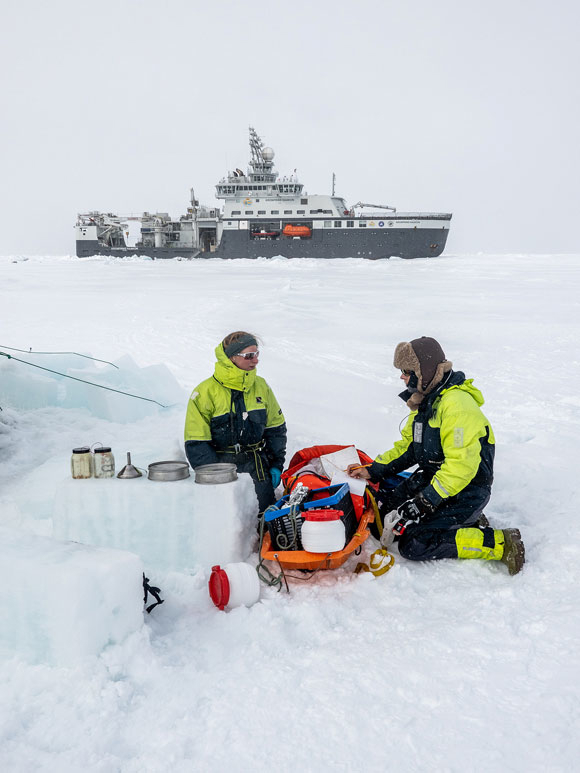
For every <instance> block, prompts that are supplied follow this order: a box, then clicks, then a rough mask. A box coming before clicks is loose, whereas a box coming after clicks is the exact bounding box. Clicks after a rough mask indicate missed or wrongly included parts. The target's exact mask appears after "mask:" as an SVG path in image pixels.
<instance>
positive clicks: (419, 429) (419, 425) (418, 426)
mask: <svg viewBox="0 0 580 773" xmlns="http://www.w3.org/2000/svg"><path fill="white" fill-rule="evenodd" d="M413 442H415V443H422V442H423V422H420V421H416V422H415V426H414V427H413Z"/></svg>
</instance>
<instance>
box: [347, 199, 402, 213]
mask: <svg viewBox="0 0 580 773" xmlns="http://www.w3.org/2000/svg"><path fill="white" fill-rule="evenodd" d="M358 207H360V208H361V209H362V208H363V207H372V208H373V209H390V210H391V212H396V211H397V208H396V207H390V206H389V205H388V204H364V203H363V202H362V201H357V203H356V204H353V205H352V208H353V209H357V208H358Z"/></svg>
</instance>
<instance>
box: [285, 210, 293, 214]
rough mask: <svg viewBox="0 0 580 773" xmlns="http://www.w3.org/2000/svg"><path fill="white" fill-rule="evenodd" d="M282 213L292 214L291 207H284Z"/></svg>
mask: <svg viewBox="0 0 580 773" xmlns="http://www.w3.org/2000/svg"><path fill="white" fill-rule="evenodd" d="M284 214H285V215H291V214H292V210H291V209H285V210H284Z"/></svg>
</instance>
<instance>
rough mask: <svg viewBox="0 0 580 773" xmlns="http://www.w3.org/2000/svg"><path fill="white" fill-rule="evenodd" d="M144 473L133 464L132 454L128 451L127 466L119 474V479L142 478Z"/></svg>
mask: <svg viewBox="0 0 580 773" xmlns="http://www.w3.org/2000/svg"><path fill="white" fill-rule="evenodd" d="M141 475H142V473H140V472H139V470H138V469H137V468H136V467H135V466H134V465H132V464H131V454H130V453H129V451H127V464H126V465H125V466H124V467H123V469H122V470H121V472H119V473H117V478H140V477H141Z"/></svg>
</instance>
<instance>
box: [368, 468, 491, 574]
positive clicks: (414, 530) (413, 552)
mask: <svg viewBox="0 0 580 773" xmlns="http://www.w3.org/2000/svg"><path fill="white" fill-rule="evenodd" d="M420 475H422V473H418V474H417V473H415V474H414V475H412V476H411V477H410V478H408V479H407V480H406V481H404V482H403V483H402V484H401V485H400V486H397V487H392V486H391V488H390V492H389V491H388V488H387V487H386V486H385V487H383V486H381V487H380V488H379V495H378V497H377V499H378V501H379V502H380V503H381V504H380V507H379V509H380V511H381V515H383V516H384V515H386V514H387V513H389V512H390V511H391V510H394V509H395V508H396V507H398V506H399V505H401V504H402V503H403V502H405V501H406V500H407V499H409V498H410V497H411V496H414V495H415V494H416V493H417V491H418V490H420V488H423V487H424V485H426V483H423V485H421V486H420V487H419V488H417V486H418V484H419V481H420V477H419V476H420ZM415 476H417V477H415ZM413 478H415V480H414V481H413ZM423 480H424V478H423ZM429 480H430V478H429ZM427 482H428V481H427ZM383 488H385V490H384V492H383ZM381 495H382V498H381ZM490 496H491V490H490V489H489V488H485V487H481V486H467V487H466V488H464V489H463V491H460V492H459V494H456V495H455V496H454V497H450V498H449V499H446V500H444V501H443V502H442V503H441V504H440V505H439V507H438V508H437V510H435V512H434V513H432V514H431V515H428V516H424V518H423V519H422V520H421V523H418V524H411V525H410V526H408V527H407V529H406V530H405V533H404V534H403V535H402V537H400V538H399V553H400V554H401V555H402V556H403V558H407V559H408V560H410V561H431V560H434V559H438V558H457V546H456V542H455V534H456V532H457V529H460V528H478V527H477V525H476V524H477V521H478V518H479V516H480V515H481V514H482V512H483V508H484V507H485V506H486V505H487V503H488V502H489V498H490ZM385 508H388V509H385ZM481 531H483V533H484V544H487V543H489V544H490V545H491V546H493V545H494V544H495V543H494V537H493V529H490V528H486V529H481Z"/></svg>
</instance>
